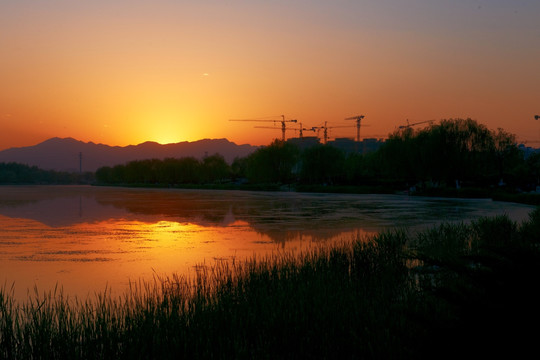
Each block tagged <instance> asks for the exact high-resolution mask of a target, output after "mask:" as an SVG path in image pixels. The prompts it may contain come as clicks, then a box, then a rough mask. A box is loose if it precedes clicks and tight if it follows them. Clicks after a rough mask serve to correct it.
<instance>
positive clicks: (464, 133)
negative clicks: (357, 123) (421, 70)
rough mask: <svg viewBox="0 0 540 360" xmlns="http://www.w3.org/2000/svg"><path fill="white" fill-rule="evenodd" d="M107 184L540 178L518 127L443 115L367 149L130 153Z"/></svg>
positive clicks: (518, 183)
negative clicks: (228, 155)
mask: <svg viewBox="0 0 540 360" xmlns="http://www.w3.org/2000/svg"><path fill="white" fill-rule="evenodd" d="M96 179H97V181H98V182H101V183H107V184H135V183H137V184H169V185H179V184H207V183H230V182H246V183H250V184H312V185H313V184H319V185H353V186H358V185H378V184H389V186H394V187H403V186H415V185H419V186H424V185H426V186H435V187H461V186H476V187H486V186H495V185H501V184H506V185H507V186H513V187H520V188H523V189H530V188H533V187H535V186H536V185H537V184H538V182H539V179H540V154H539V153H536V154H533V155H531V156H528V157H525V154H524V153H523V152H522V151H521V150H520V149H519V148H518V146H517V143H516V139H515V135H513V134H510V133H507V132H506V131H504V130H503V129H497V130H489V129H488V128H487V127H486V126H485V125H482V124H479V123H477V122H476V121H474V120H472V119H448V120H441V121H440V122H439V123H437V124H432V125H430V126H429V127H426V128H424V129H413V128H412V127H408V128H404V129H399V130H396V131H395V132H393V133H392V134H390V135H389V138H388V139H387V140H386V141H385V143H384V144H383V145H382V146H381V147H380V148H379V150H377V151H375V152H371V153H368V154H359V153H346V152H345V151H342V150H340V149H338V148H336V147H333V146H330V145H323V144H319V145H315V146H312V147H309V148H306V149H304V150H301V149H300V148H299V147H298V146H296V145H294V144H292V143H290V142H287V141H281V140H274V141H273V142H272V143H271V144H269V145H268V146H264V147H261V148H259V149H257V150H256V151H255V152H253V153H252V154H250V155H248V156H246V157H242V158H236V159H235V160H234V161H233V162H232V164H228V163H227V162H226V161H225V159H224V158H223V156H221V155H219V154H215V155H212V156H207V157H205V158H203V159H202V160H199V159H196V158H194V157H184V158H168V159H164V160H158V159H149V160H137V161H131V162H129V163H126V164H123V165H116V166H113V167H102V168H100V169H98V170H97V172H96Z"/></svg>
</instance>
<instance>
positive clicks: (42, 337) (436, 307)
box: [0, 210, 540, 359]
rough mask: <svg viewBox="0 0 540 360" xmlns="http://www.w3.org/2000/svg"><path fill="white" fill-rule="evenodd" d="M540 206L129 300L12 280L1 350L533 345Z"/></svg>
mask: <svg viewBox="0 0 540 360" xmlns="http://www.w3.org/2000/svg"><path fill="white" fill-rule="evenodd" d="M539 241H540V210H535V211H533V212H532V213H531V215H530V218H529V220H527V221H524V222H523V223H519V224H518V223H515V222H513V221H511V220H510V219H509V218H508V217H506V216H498V217H493V218H482V219H480V220H476V221H473V222H471V223H468V224H464V223H463V224H442V225H439V226H437V227H433V228H431V229H429V230H426V231H422V232H420V233H417V234H409V233H407V232H405V231H399V230H395V231H387V232H383V233H381V234H379V235H376V236H373V237H369V238H358V239H355V241H353V242H343V244H341V245H337V246H336V245H334V246H331V247H330V246H324V245H322V246H318V247H314V248H312V249H310V250H308V251H303V252H301V253H283V254H279V255H274V256H266V257H262V258H253V259H250V260H246V261H240V262H231V261H228V262H218V263H216V265H215V266H213V267H210V268H205V267H201V268H200V271H199V272H197V274H196V276H193V277H191V278H186V277H182V276H179V275H171V276H168V277H158V276H156V278H155V279H154V281H153V282H146V283H143V282H141V283H137V284H133V285H132V287H131V289H130V291H128V292H126V293H125V294H124V296H122V297H116V298H115V297H112V296H110V294H108V293H107V292H103V293H99V294H96V295H95V297H94V298H89V299H77V298H69V297H68V296H66V295H65V294H63V292H62V290H61V288H58V289H56V290H54V291H51V292H49V293H45V294H41V293H39V292H38V291H37V290H36V292H35V293H34V294H32V295H29V298H28V300H27V301H26V302H23V303H20V302H16V301H14V299H13V297H12V296H11V295H10V286H9V285H8V284H6V285H4V287H3V288H2V289H1V290H0V357H2V358H14V359H23V358H24V359H27V358H36V359H38V358H57V359H58V358H72V359H76V358H85V359H87V358H90V359H92V358H95V359H102V358H130V359H131V358H159V359H163V358H240V359H241V358H246V359H247V358H250V359H252V358H423V357H428V356H430V357H438V358H443V357H449V356H452V355H460V356H464V355H483V356H487V355H490V354H499V355H500V354H503V353H504V352H505V351H506V352H508V354H512V355H513V356H514V357H515V356H519V353H520V352H523V353H526V351H527V350H531V349H532V348H533V345H534V342H533V339H534V338H535V336H536V335H535V333H534V330H532V332H531V330H530V327H529V325H534V324H536V323H537V321H538V320H539V319H540V311H539V310H538V306H537V304H538V300H540V299H539V295H538V294H536V291H535V290H534V287H535V285H536V283H537V279H538V276H539V275H540V269H539V268H538V263H539V261H540V250H539V248H538V245H539Z"/></svg>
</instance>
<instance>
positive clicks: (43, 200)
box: [0, 186, 533, 300]
mask: <svg viewBox="0 0 540 360" xmlns="http://www.w3.org/2000/svg"><path fill="white" fill-rule="evenodd" d="M532 209H533V207H532V206H527V205H520V204H513V203H504V202H495V201H491V200H487V199H481V200H480V199H473V200H471V199H443V198H422V197H410V196H407V195H350V194H307V193H295V192H249V191H215V190H182V189H133V188H113V187H93V186H1V187H0V229H1V232H0V286H2V285H3V286H4V287H5V288H7V289H11V287H12V286H13V288H14V290H13V291H14V295H15V298H16V299H18V300H25V299H26V298H27V294H28V292H30V293H31V294H32V293H33V292H34V289H35V288H37V290H38V292H39V293H43V292H46V291H49V290H51V289H54V288H55V286H58V287H61V288H62V289H63V292H64V294H66V295H69V296H72V297H74V296H76V297H78V298H86V297H87V296H91V297H93V296H94V294H95V293H100V292H103V291H104V290H105V289H108V291H110V292H111V293H112V294H113V295H115V296H116V295H121V294H122V292H123V291H125V289H126V288H127V287H128V286H129V282H130V281H132V282H133V281H139V280H151V279H152V277H154V276H156V275H157V276H163V275H170V274H172V273H179V274H184V275H187V276H191V275H192V274H193V273H194V272H195V271H196V269H198V268H200V266H211V265H212V264H213V263H215V262H216V261H224V260H226V261H230V260H232V259H239V260H240V259H244V258H247V257H252V256H264V255H266V254H271V253H273V252H274V253H275V252H280V251H297V250H302V249H307V248H309V247H310V246H314V245H315V246H316V244H319V243H327V242H332V241H349V240H350V239H352V238H354V237H356V236H365V235H369V234H375V233H378V232H381V231H385V230H389V229H393V228H404V229H407V230H408V231H411V232H413V231H418V230H422V229H424V228H426V227H429V226H433V225H436V224H438V223H440V222H442V221H449V222H461V221H464V222H467V221H470V220H472V219H477V218H479V217H482V216H494V215H502V214H506V215H508V216H509V217H510V218H511V219H513V220H515V221H522V220H525V219H526V218H527V217H528V213H529V212H530V211H531V210H532Z"/></svg>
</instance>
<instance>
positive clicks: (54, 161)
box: [0, 138, 258, 171]
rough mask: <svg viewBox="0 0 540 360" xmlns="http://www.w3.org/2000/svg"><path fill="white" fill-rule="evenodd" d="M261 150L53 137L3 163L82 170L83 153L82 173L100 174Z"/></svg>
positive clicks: (8, 155)
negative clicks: (133, 164) (139, 163)
mask: <svg viewBox="0 0 540 360" xmlns="http://www.w3.org/2000/svg"><path fill="white" fill-rule="evenodd" d="M257 148H258V146H252V145H237V144H235V143H233V142H230V141H229V140H227V139H204V140H199V141H193V142H188V141H184V142H179V143H176V144H166V145H161V144H158V143H156V142H145V143H142V144H139V145H129V146H124V147H121V146H109V145H103V144H95V143H93V142H89V143H85V142H82V141H79V140H75V139H73V138H64V139H61V138H51V139H49V140H46V141H44V142H42V143H39V144H37V145H34V146H27V147H19V148H10V149H7V150H3V151H0V162H16V163H21V164H26V165H30V166H34V165H35V166H37V167H39V168H41V169H44V170H57V171H79V153H82V171H96V170H97V169H98V168H100V167H102V166H114V165H117V164H124V163H126V162H129V161H132V160H142V159H154V158H155V159H164V158H168V157H175V158H180V157H186V156H193V157H195V158H198V159H201V158H203V157H204V156H205V155H213V154H215V153H218V154H221V155H223V157H224V158H225V160H226V161H227V162H228V163H231V162H232V161H233V160H234V158H235V157H244V156H246V155H249V154H250V153H252V152H253V151H255V150H256V149H257Z"/></svg>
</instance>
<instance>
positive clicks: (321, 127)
mask: <svg viewBox="0 0 540 360" xmlns="http://www.w3.org/2000/svg"><path fill="white" fill-rule="evenodd" d="M326 124H327V121H325V122H324V126H314V127H312V128H311V130H313V131H317V135H318V134H319V131H320V130H321V129H322V130H324V132H323V134H324V142H323V144H326V142H327V141H328V129H334V128H350V127H353V126H347V125H345V126H327V125H326Z"/></svg>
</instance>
